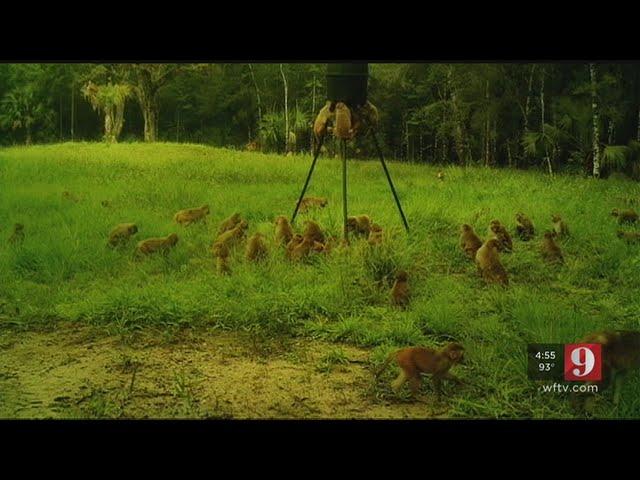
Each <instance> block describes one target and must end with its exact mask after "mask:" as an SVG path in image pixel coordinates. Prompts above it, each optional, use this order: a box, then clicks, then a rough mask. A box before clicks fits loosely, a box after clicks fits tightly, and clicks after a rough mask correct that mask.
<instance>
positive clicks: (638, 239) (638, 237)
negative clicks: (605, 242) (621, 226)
mask: <svg viewBox="0 0 640 480" xmlns="http://www.w3.org/2000/svg"><path fill="white" fill-rule="evenodd" d="M617 235H618V238H624V239H625V240H626V241H627V242H628V243H640V232H623V231H622V230H618V232H617Z"/></svg>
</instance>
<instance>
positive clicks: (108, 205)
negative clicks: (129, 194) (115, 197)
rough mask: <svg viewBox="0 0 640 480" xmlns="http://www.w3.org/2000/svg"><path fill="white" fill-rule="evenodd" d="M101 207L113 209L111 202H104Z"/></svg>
mask: <svg viewBox="0 0 640 480" xmlns="http://www.w3.org/2000/svg"><path fill="white" fill-rule="evenodd" d="M100 205H102V206H103V207H104V208H109V207H111V202H110V201H109V200H102V201H101V202H100Z"/></svg>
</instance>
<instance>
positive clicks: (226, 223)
mask: <svg viewBox="0 0 640 480" xmlns="http://www.w3.org/2000/svg"><path fill="white" fill-rule="evenodd" d="M240 220H241V219H240V214H239V213H237V212H236V213H234V214H233V215H231V216H230V217H229V218H226V219H224V220H223V221H222V223H221V224H220V228H218V235H222V234H223V233H224V232H228V231H229V230H233V229H234V228H235V226H236V225H238V224H239V223H240Z"/></svg>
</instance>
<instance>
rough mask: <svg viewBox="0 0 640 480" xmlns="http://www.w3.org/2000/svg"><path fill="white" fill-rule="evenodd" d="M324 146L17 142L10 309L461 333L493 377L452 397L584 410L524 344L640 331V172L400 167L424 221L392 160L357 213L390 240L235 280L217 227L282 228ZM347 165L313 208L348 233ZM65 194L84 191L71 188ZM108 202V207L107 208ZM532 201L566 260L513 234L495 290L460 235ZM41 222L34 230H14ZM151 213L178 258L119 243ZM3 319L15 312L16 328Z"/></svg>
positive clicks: (276, 254)
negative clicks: (590, 174) (616, 175)
mask: <svg viewBox="0 0 640 480" xmlns="http://www.w3.org/2000/svg"><path fill="white" fill-rule="evenodd" d="M309 163H310V158H309V157H308V156H296V157H282V156H276V155H264V154H255V153H245V152H239V151H233V150H225V149H215V148H209V147H204V146H199V145H185V144H181V145H178V144H153V145H146V144H127V145H107V144H60V145H50V146H36V147H29V148H26V147H17V148H10V149H4V150H0V322H2V323H4V324H14V325H22V326H25V327H28V326H31V325H34V324H38V323H41V322H46V323H50V322H52V321H55V320H56V319H63V320H73V321H83V322H87V323H92V324H107V325H112V326H116V327H120V328H127V329H131V328H142V327H144V326H145V325H181V324H186V325H211V326H216V327H218V328H223V329H244V330H252V331H255V332H257V333H258V334H261V335H283V334H286V335H308V336H313V337H321V338H325V339H330V340H334V341H342V342H350V343H354V344H358V345H361V346H369V347H375V350H374V355H375V358H382V356H383V355H384V353H385V352H386V351H388V349H390V348H392V347H395V346H400V345H409V344H419V343H423V344H434V343H438V342H440V341H443V340H444V339H446V338H456V339H458V340H459V341H461V342H463V343H464V344H465V345H466V346H467V348H468V349H469V357H470V358H471V361H470V365H469V366H468V367H466V368H464V369H463V370H462V371H463V376H465V377H466V378H474V379H476V380H475V382H476V387H475V388H473V389H471V390H470V389H466V390H464V391H463V392H462V393H458V394H455V395H454V397H453V399H452V402H453V405H454V407H453V414H454V415H460V416H468V415H473V416H488V417H514V416H515V417H522V416H525V417H536V418H537V417H565V416H572V415H573V413H572V412H571V411H570V410H569V409H568V407H567V402H566V401H565V399H563V398H560V397H559V396H556V397H554V396H552V395H551V396H550V395H546V396H544V395H542V394H540V393H537V391H536V388H535V385H533V384H532V383H531V382H529V381H528V380H527V379H526V374H525V356H524V351H525V346H526V343H527V342H571V341H574V340H576V339H577V338H579V337H580V336H582V335H584V334H585V333H586V332H588V331H591V330H595V329H602V328H640V324H639V315H638V313H639V312H640V297H639V296H638V294H637V292H638V289H639V288H640V270H639V267H640V246H633V245H627V244H626V243H624V242H622V241H620V240H619V239H617V238H616V237H615V230H616V229H617V225H616V223H615V218H613V217H611V216H610V215H609V213H610V211H611V209H612V208H614V207H620V206H624V205H625V204H627V203H632V202H634V201H636V202H637V201H638V200H640V188H639V187H638V184H637V183H633V182H628V181H624V180H609V181H595V180H592V179H584V178H579V177H575V176H562V175H559V176H556V177H555V178H549V177H548V176H545V175H543V174H542V173H537V172H525V171H511V170H494V169H484V168H458V167H448V168H447V169H446V180H445V181H444V182H441V181H439V180H437V178H436V172H437V168H436V167H432V166H424V165H412V164H401V163H392V164H391V165H390V170H391V173H392V176H393V178H394V181H395V183H396V187H397V189H398V191H399V193H400V197H401V200H402V203H403V206H404V208H405V213H406V214H407V218H408V220H409V222H410V226H411V231H410V233H409V234H408V235H406V234H405V233H404V231H403V229H402V226H401V223H400V219H399V216H398V213H397V211H396V209H395V205H394V203H393V199H392V196H391V193H390V192H389V189H388V186H387V184H386V180H385V178H384V175H383V172H382V169H381V167H380V165H379V163H378V162H377V161H352V162H350V163H349V212H350V213H352V214H360V213H366V214H369V215H371V216H372V218H373V219H374V221H375V222H377V223H379V224H381V225H382V226H383V227H384V228H385V231H386V235H387V236H388V237H389V239H388V243H387V245H386V246H384V247H383V248H381V249H380V250H379V251H376V252H372V251H371V250H370V249H369V248H368V245H366V244H365V243H364V242H361V243H358V242H356V243H354V244H353V245H352V247H351V248H350V249H349V250H348V251H346V252H344V253H339V252H338V251H336V252H334V253H333V254H332V255H330V256H329V257H327V258H324V257H317V258H314V259H313V260H312V261H311V262H310V263H309V264H299V265H292V264H290V263H289V262H288V261H286V259H285V258H284V254H283V252H282V251H281V250H276V249H273V250H272V255H271V256H270V258H269V260H268V261H267V262H266V263H264V264H261V265H251V264H247V263H245V262H244V260H243V255H242V253H243V252H242V251H241V250H238V251H236V252H235V253H234V256H233V259H232V262H231V265H232V269H233V274H232V275H231V276H228V277H223V276H219V275H217V274H216V272H215V269H214V263H213V259H212V257H211V254H210V253H209V250H208V248H209V245H210V244H211V242H212V240H213V239H214V236H215V232H216V230H217V225H218V223H219V222H220V221H221V220H222V219H223V218H225V217H227V216H229V215H230V214H231V213H233V212H235V211H238V212H240V213H241V214H242V215H243V217H244V218H246V219H247V220H248V221H249V224H250V233H252V232H254V231H261V232H263V233H266V234H268V235H269V236H271V234H272V228H273V227H272V221H273V219H274V218H275V217H276V216H277V215H280V214H284V215H287V216H289V215H290V214H291V212H292V210H293V207H294V205H295V200H296V199H297V195H298V194H299V189H300V188H301V186H302V182H303V181H304V177H305V175H306V173H307V169H308V167H309ZM340 171H341V170H340V164H339V162H338V161H336V160H334V159H326V158H321V159H320V161H319V163H318V166H317V168H316V172H315V174H314V177H313V179H312V181H311V185H310V190H309V194H311V195H322V196H326V197H328V199H329V206H328V207H327V208H325V209H323V210H317V211H314V212H311V213H309V214H306V215H303V216H302V218H301V219H300V220H299V223H301V221H302V219H303V218H305V217H307V218H314V219H315V220H317V221H319V223H320V224H321V225H323V226H324V227H325V228H327V229H328V230H329V231H330V232H331V233H333V234H336V235H339V234H340V228H341V223H342V219H341V204H340V201H341V200H340V199H341V190H340V189H341V183H340ZM63 191H69V192H71V193H72V194H73V195H75V196H76V197H78V198H79V201H78V202H73V201H69V200H66V199H64V198H63V197H62V192H63ZM103 200H108V201H109V202H110V204H111V206H110V207H107V208H105V207H103V206H101V201H103ZM203 203H208V204H209V205H210V207H211V215H210V217H209V220H208V223H207V224H206V225H192V226H190V227H187V228H183V227H180V226H178V225H176V224H175V223H173V221H172V217H173V214H174V213H175V211H177V210H178V209H181V208H186V207H191V206H198V205H201V204H203ZM518 211H523V212H525V213H527V214H528V215H529V216H530V218H531V219H532V220H533V222H534V224H535V225H536V227H537V230H538V232H539V233H541V232H542V231H543V230H544V229H548V228H550V226H551V220H550V217H551V214H553V213H560V214H562V216H563V217H564V218H565V219H566V221H567V222H568V224H569V227H570V229H571V233H572V235H571V237H570V238H569V239H568V240H567V241H565V242H563V243H562V248H563V250H564V252H565V257H566V265H565V266H564V267H549V266H547V265H545V264H543V263H542V262H541V260H540V257H539V253H538V248H539V243H538V239H539V238H540V235H539V236H538V237H537V239H536V240H534V241H532V242H527V243H523V242H520V241H517V240H516V241H515V245H514V253H512V254H510V255H503V256H502V260H503V263H504V265H505V268H506V269H507V271H508V272H509V275H510V281H511V285H510V287H509V288H508V289H506V290H503V289H500V288H494V287H489V286H485V285H484V284H483V283H482V281H481V280H480V279H479V277H478V276H477V273H476V269H475V266H474V265H473V264H472V263H471V262H470V261H468V260H466V259H465V258H464V256H463V255H462V252H461V251H460V250H459V247H458V245H457V241H458V227H459V225H460V224H461V223H470V224H472V225H473V226H474V227H475V228H476V231H477V232H478V233H479V234H480V235H481V236H484V235H485V234H486V228H487V225H488V223H489V221H490V220H491V219H493V218H498V219H500V220H502V221H503V223H506V224H507V225H509V226H510V228H512V227H513V225H514V222H515V220H514V215H515V213H516V212H518ZM16 222H19V223H23V224H24V225H25V234H26V237H25V241H24V243H23V244H22V245H19V246H12V245H9V244H8V243H7V242H5V239H6V238H7V237H8V236H9V235H10V233H11V227H12V225H13V224H14V223H16ZM121 222H136V223H137V225H138V228H139V233H138V235H137V236H136V237H135V238H136V240H139V239H142V238H146V237H151V236H160V235H167V234H169V233H171V232H176V233H177V234H178V236H179V238H180V241H179V243H178V245H177V247H176V248H175V249H174V250H173V251H171V252H170V253H169V254H168V255H167V256H166V257H156V258H153V257H152V258H146V259H144V260H142V261H136V260H134V258H133V255H132V253H133V248H134V244H135V241H134V242H132V243H131V245H129V246H128V247H127V248H124V249H122V250H115V251H114V250H111V249H109V248H106V237H107V235H108V232H109V230H110V229H111V228H112V227H113V226H114V225H115V224H117V223H121ZM399 268H403V269H406V270H408V272H409V275H410V285H411V290H412V302H411V306H410V308H409V309H408V310H407V311H396V310H393V309H392V308H391V307H390V306H389V304H388V287H389V284H388V279H389V278H390V277H391V275H392V274H393V272H394V271H395V270H397V269H399ZM0 325H1V323H0ZM639 398H640V382H638V381H637V379H635V380H634V381H629V382H628V383H627V384H626V385H625V390H624V392H623V402H622V404H621V405H620V407H619V408H618V409H617V410H613V409H612V407H611V405H610V404H608V403H606V402H604V403H603V405H602V407H601V409H600V410H599V413H598V414H599V415H602V416H615V417H630V416H631V417H637V416H640V400H638V399H639Z"/></svg>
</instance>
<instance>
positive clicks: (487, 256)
mask: <svg viewBox="0 0 640 480" xmlns="http://www.w3.org/2000/svg"><path fill="white" fill-rule="evenodd" d="M339 105H340V104H338V105H337V106H335V110H336V113H335V115H336V117H338V118H337V119H336V122H337V123H336V128H338V125H339V114H340V109H341V107H340V106H339ZM325 108H327V109H328V108H329V105H327V107H325ZM373 108H374V109H375V107H373ZM323 110H324V109H323ZM364 111H365V112H367V111H368V110H367V109H366V108H365V109H364ZM361 114H362V113H361ZM350 128H354V127H353V126H352V127H350ZM440 173H441V172H440ZM440 173H439V174H438V178H439V179H441V180H443V179H444V174H442V175H440ZM65 193H66V195H65V194H63V197H64V198H67V199H70V198H72V197H71V195H70V194H68V192H65ZM326 205H327V199H326V198H320V197H305V198H304V199H303V200H302V202H301V204H300V211H301V212H307V211H308V210H309V209H311V208H323V207H325V206H326ZM103 206H104V204H103ZM209 213H210V209H209V206H208V205H202V206H201V207H198V208H189V209H185V210H180V211H178V212H177V213H176V214H175V215H174V217H173V218H174V221H175V222H176V223H178V224H180V225H182V226H188V225H191V224H193V223H196V222H205V221H206V216H207V215H208V214H209ZM611 214H612V215H613V216H615V217H617V218H618V221H619V223H620V224H628V223H636V222H637V221H638V214H637V213H636V212H635V211H633V210H631V209H629V210H623V211H619V210H618V209H614V210H613V211H612V213H611ZM552 221H553V230H551V231H547V232H545V233H544V237H543V240H542V244H541V254H542V257H543V259H544V260H545V261H547V262H550V263H563V261H564V258H563V255H562V251H561V249H560V247H559V246H558V244H557V243H556V238H564V237H567V236H568V235H569V229H568V227H567V224H566V223H565V221H564V220H563V219H562V218H561V217H560V216H559V215H553V216H552ZM516 222H517V224H516V228H515V235H516V236H517V237H518V238H520V239H521V240H523V241H529V240H531V239H532V238H533V237H534V235H535V229H534V226H533V223H532V222H531V220H530V219H529V218H528V217H527V216H526V215H525V214H523V213H518V214H516ZM247 229H248V223H247V222H246V221H245V220H243V219H242V218H241V217H240V214H238V213H234V214H233V215H231V216H230V217H229V218H227V219H225V220H224V221H223V222H222V223H221V224H220V227H219V229H218V232H217V238H216V240H215V241H214V242H213V245H212V247H211V252H212V253H213V255H214V257H215V258H216V268H217V271H218V272H219V273H220V274H229V273H230V272H231V268H230V265H229V256H230V253H231V250H232V249H233V248H234V247H237V246H238V245H240V244H241V242H242V241H243V240H244V239H245V237H246V231H247ZM347 231H348V232H350V233H352V234H354V235H356V236H359V237H364V238H366V239H367V242H368V243H369V245H371V246H372V247H375V246H377V245H380V244H381V243H382V241H383V235H382V234H383V230H382V228H381V227H380V226H379V225H378V224H376V223H373V222H372V221H371V219H370V217H369V216H368V215H357V216H351V217H349V218H348V221H347ZM136 233H138V227H137V226H136V224H135V223H122V224H119V225H117V226H116V227H115V228H114V229H113V230H112V231H111V232H110V233H109V238H108V245H109V246H110V247H113V248H115V247H119V246H122V245H124V244H126V243H127V242H128V241H129V239H130V238H131V237H132V236H133V235H135V234H136ZM488 234H489V237H488V239H487V240H486V241H485V242H482V240H481V239H480V238H479V237H478V235H476V233H475V232H474V230H473V227H471V226H470V225H468V224H463V225H462V226H461V234H460V247H461V248H462V250H463V251H464V253H465V255H466V256H467V257H468V258H470V259H472V260H475V262H476V265H477V267H478V271H479V273H480V274H481V275H482V278H483V279H484V280H485V281H486V282H487V283H497V284H501V285H504V286H506V285H508V276H507V272H506V270H505V269H504V267H503V266H502V264H501V263H500V258H499V252H505V253H507V252H511V251H513V242H512V238H511V235H510V234H509V232H508V231H507V229H506V228H505V227H504V225H502V223H500V221H499V220H492V221H491V222H490V224H489V230H488ZM618 236H619V237H620V238H624V239H626V240H627V241H630V242H631V241H640V232H623V231H618ZM274 238H275V243H276V244H277V245H278V246H284V247H285V253H286V256H287V258H289V259H290V260H292V261H301V260H304V259H305V258H306V257H308V256H309V255H311V254H312V253H324V254H327V253H329V252H330V251H331V250H332V248H333V247H334V246H336V244H337V243H338V242H337V239H336V237H326V236H325V234H324V232H323V231H322V228H321V227H320V225H318V223H316V222H315V221H313V220H306V221H305V222H304V230H303V232H302V233H301V234H299V233H295V232H294V230H293V228H292V226H291V224H290V223H289V221H288V219H287V218H286V217H285V216H283V215H280V216H278V217H277V218H276V220H275V237H274ZM23 240H24V226H23V225H22V224H19V223H16V224H15V225H14V229H13V233H12V235H11V237H10V238H9V242H10V243H13V244H16V243H21V242H23ZM177 242H178V236H177V235H176V234H175V233H171V234H169V235H167V236H166V237H158V238H148V239H145V240H142V241H140V242H138V243H137V245H136V255H138V256H140V255H149V254H153V253H166V252H167V251H168V250H169V249H171V248H172V247H174V246H175V245H176V244H177ZM268 252H269V249H268V246H267V242H266V239H265V236H264V235H263V234H262V233H255V234H254V235H253V236H252V237H251V238H250V239H249V240H248V241H247V244H246V248H245V258H246V259H247V261H252V262H258V261H261V260H263V259H265V258H266V257H267V256H268ZM390 297H391V303H392V304H393V305H395V306H398V307H405V306H406V305H407V304H408V302H409V287H408V275H407V272H405V271H398V272H397V273H396V276H395V281H394V283H393V287H392V289H391V294H390ZM580 343H599V344H602V357H603V380H602V382H600V383H601V388H606V387H607V386H609V385H610V384H611V383H613V384H614V394H613V399H614V403H615V404H617V403H618V401H619V393H620V388H621V382H622V378H623V377H622V375H623V374H624V373H626V372H627V371H629V370H631V369H635V368H640V332H635V331H610V330H608V331H603V332H596V333H591V334H588V335H587V336H585V337H584V338H583V339H582V340H580ZM463 360H464V347H463V346H462V345H461V344H459V343H449V344H447V345H445V346H444V347H442V348H441V349H439V350H435V349H432V348H426V347H409V348H404V349H401V350H398V351H395V352H392V353H391V354H390V355H389V356H388V357H387V359H386V360H385V361H384V362H383V364H382V365H381V366H380V367H379V368H378V370H377V371H376V373H375V376H376V378H377V377H378V376H379V375H380V374H381V373H382V372H383V371H384V370H385V369H386V368H387V367H388V365H389V364H390V363H392V362H395V363H396V364H397V365H398V367H400V373H399V375H398V377H397V378H396V379H395V380H394V381H393V382H392V384H391V386H392V388H393V390H394V391H396V392H397V391H399V390H400V388H401V387H402V386H403V385H404V383H406V382H407V381H408V382H409V387H410V390H411V393H412V395H413V396H414V397H415V396H416V395H417V394H418V391H419V389H420V385H421V374H430V375H431V379H432V382H433V386H434V390H435V391H436V394H437V396H438V398H440V396H441V393H442V381H443V380H451V381H454V382H456V383H464V382H463V381H462V380H460V379H459V378H457V377H455V376H454V375H452V374H451V373H450V372H449V370H450V369H451V368H452V367H453V366H455V365H457V364H459V363H462V362H463Z"/></svg>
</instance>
